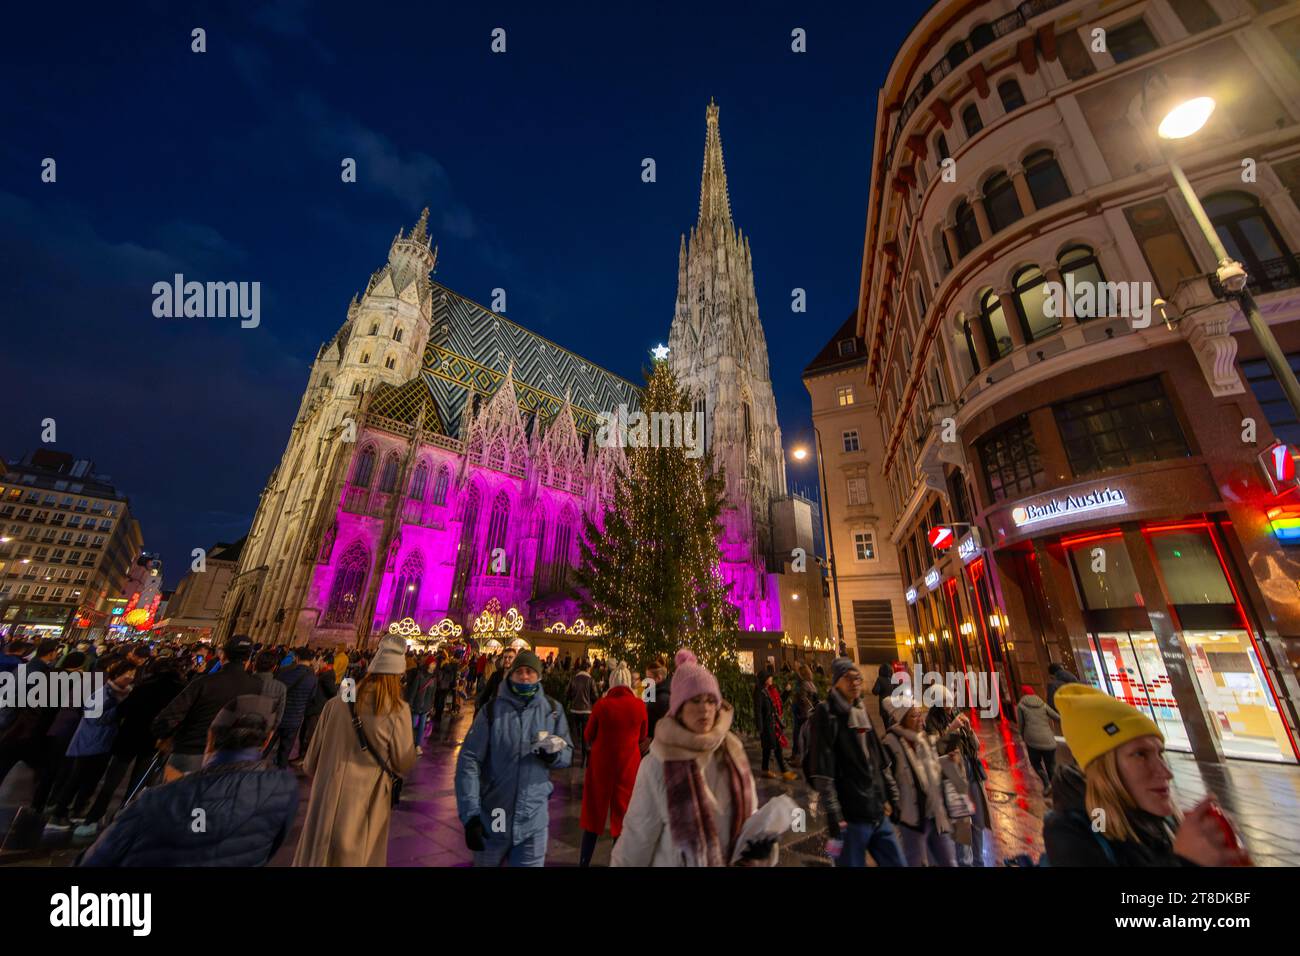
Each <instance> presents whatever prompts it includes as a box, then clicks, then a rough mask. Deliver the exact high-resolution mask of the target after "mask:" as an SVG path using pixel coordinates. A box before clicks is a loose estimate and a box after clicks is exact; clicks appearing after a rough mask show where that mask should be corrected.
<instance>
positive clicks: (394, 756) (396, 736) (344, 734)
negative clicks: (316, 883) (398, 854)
mask: <svg viewBox="0 0 1300 956" xmlns="http://www.w3.org/2000/svg"><path fill="white" fill-rule="evenodd" d="M361 726H362V727H363V728H364V729H365V732H366V737H367V739H368V740H369V741H370V745H371V746H372V747H374V748H375V750H376V751H377V752H378V753H379V754H380V755H381V756H382V757H383V758H384V762H385V763H387V764H388V766H389V767H391V768H392V769H393V771H394V772H395V773H398V774H403V775H404V774H405V773H406V772H407V771H408V770H410V769H411V767H412V766H413V765H414V764H415V740H414V737H413V736H412V733H411V708H410V707H408V706H407V705H406V704H405V703H403V704H402V705H401V706H400V707H399V708H397V709H396V710H394V711H393V712H391V713H389V714H386V715H384V716H383V717H375V716H373V715H369V714H362V716H361ZM302 766H303V770H305V771H306V772H307V775H308V776H310V777H311V778H312V780H311V800H310V801H309V802H308V804H307V820H306V822H304V823H303V827H302V836H301V837H299V839H298V850H297V852H296V853H294V856H293V865H294V866H386V865H387V864H388V821H389V818H390V817H391V815H392V792H393V785H392V782H391V781H390V780H389V778H388V774H386V773H384V772H383V771H382V770H380V769H379V765H378V764H377V763H375V759H374V757H372V756H371V755H370V754H368V753H365V752H363V751H362V750H361V746H360V744H359V743H357V733H356V731H355V730H354V729H353V727H352V715H351V712H350V711H349V710H348V705H347V703H345V702H344V701H343V700H342V699H341V698H339V697H334V698H332V699H331V700H330V701H329V702H328V703H326V704H325V709H324V710H323V711H321V715H320V723H319V724H317V726H316V732H315V733H314V734H313V735H312V738H311V746H310V747H308V748H307V758H306V760H304V761H303V765H302Z"/></svg>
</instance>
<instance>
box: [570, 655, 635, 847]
mask: <svg viewBox="0 0 1300 956" xmlns="http://www.w3.org/2000/svg"><path fill="white" fill-rule="evenodd" d="M631 683H632V674H631V672H630V671H629V670H628V667H627V665H626V664H618V665H616V666H615V667H614V669H613V670H612V671H610V674H609V691H608V692H606V694H605V696H604V697H602V698H601V699H600V700H598V701H596V704H595V706H594V707H592V709H591V718H590V720H588V722H587V733H586V735H585V736H586V738H587V744H588V745H589V746H590V747H591V759H590V761H589V762H588V764H587V769H586V773H585V775H584V777H583V783H582V817H581V820H580V823H581V826H582V851H581V854H580V855H579V858H578V865H579V866H590V865H591V856H592V854H593V853H594V852H595V851H596V841H597V840H598V839H600V835H601V834H602V833H604V832H605V826H606V823H608V825H609V832H610V834H611V835H612V836H613V837H614V839H615V840H617V839H618V835H619V834H620V833H622V832H623V814H624V813H626V812H627V804H628V801H629V800H631V799H632V785H633V784H634V783H636V772H637V769H638V768H639V767H640V766H641V747H642V744H643V743H644V742H645V740H646V737H647V734H648V731H649V721H648V719H647V715H646V708H645V702H644V701H642V700H641V698H640V697H639V696H638V695H637V694H636V693H635V692H634V691H633V690H632V688H631V686H630V685H631Z"/></svg>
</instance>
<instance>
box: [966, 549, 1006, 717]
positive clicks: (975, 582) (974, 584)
mask: <svg viewBox="0 0 1300 956" xmlns="http://www.w3.org/2000/svg"><path fill="white" fill-rule="evenodd" d="M983 564H984V562H983V561H982V560H980V561H972V562H971V564H970V566H969V567H968V568H967V569H966V570H968V571H970V572H971V590H973V591H974V592H975V608H976V609H977V610H978V611H979V615H978V616H979V619H980V633H981V634H983V635H984V650H985V651H987V652H988V655H989V671H990V672H991V673H995V674H996V673H997V668H996V667H995V666H994V664H993V647H992V645H990V644H989V631H988V628H987V627H985V625H984V602H983V601H981V600H980V587H979V579H980V576H981V575H982V574H983V571H984V568H983ZM977 565H979V573H976V566H977ZM1004 710H1005V708H1002V707H999V708H998V719H999V720H1001V721H1002V722H1003V723H1005V722H1006V719H1007V715H1006V714H1005V713H1004Z"/></svg>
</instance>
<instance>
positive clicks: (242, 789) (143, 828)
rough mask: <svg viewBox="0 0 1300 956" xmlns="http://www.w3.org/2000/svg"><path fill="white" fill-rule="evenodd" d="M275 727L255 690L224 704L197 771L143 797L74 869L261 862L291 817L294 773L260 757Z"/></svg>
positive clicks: (266, 701) (230, 665) (231, 666)
mask: <svg viewBox="0 0 1300 956" xmlns="http://www.w3.org/2000/svg"><path fill="white" fill-rule="evenodd" d="M250 649H251V644H250ZM238 669H239V665H238V663H234V662H230V661H228V662H227V663H226V665H225V666H224V667H222V669H221V672H229V671H234V670H238ZM214 676H215V675H214ZM274 722H275V713H274V704H273V703H272V701H271V699H270V698H269V697H266V696H264V695H262V694H259V693H256V692H254V693H252V694H242V695H239V696H237V697H235V698H234V699H232V700H230V701H228V702H227V703H226V704H225V705H224V706H223V707H222V708H221V710H220V711H219V712H218V713H217V715H216V717H215V718H214V719H213V720H212V723H211V726H210V728H209V730H208V733H207V744H206V749H205V751H204V754H203V765H202V767H201V768H200V769H198V770H197V771H195V772H194V773H191V774H189V775H187V776H185V777H184V778H182V779H181V780H177V781H175V782H173V783H169V784H165V785H163V786H161V787H157V788H152V789H149V790H146V791H144V792H143V793H142V794H141V795H140V796H139V798H138V799H136V800H135V801H134V802H133V803H131V804H130V805H129V806H127V807H125V808H123V810H122V812H121V813H119V814H118V816H117V819H115V820H114V821H113V822H112V823H111V824H109V826H108V828H107V829H105V830H104V832H103V833H102V834H101V835H100V837H99V839H98V840H96V841H95V843H94V844H93V845H92V846H91V847H90V848H89V849H88V850H86V852H85V854H84V856H83V857H82V859H81V861H80V865H81V866H262V865H264V864H265V863H267V862H268V861H269V860H270V859H271V857H272V856H274V855H275V851H276V850H278V849H279V848H280V845H281V844H282V843H283V842H284V839H285V837H286V836H288V834H289V830H290V828H291V827H292V826H293V821H294V816H295V815H296V814H297V811H298V781H297V779H296V778H295V777H294V775H293V773H292V772H290V771H288V770H278V769H275V768H272V767H270V766H268V765H267V763H266V762H265V761H264V760H263V759H262V753H263V751H264V750H265V749H266V747H267V745H268V744H269V743H270V740H271V735H272V733H273V732H274V728H275V723H274Z"/></svg>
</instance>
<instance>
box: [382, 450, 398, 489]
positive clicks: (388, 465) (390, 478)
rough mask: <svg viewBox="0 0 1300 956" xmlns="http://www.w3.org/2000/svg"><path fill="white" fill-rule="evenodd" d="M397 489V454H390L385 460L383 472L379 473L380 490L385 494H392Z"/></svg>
mask: <svg viewBox="0 0 1300 956" xmlns="http://www.w3.org/2000/svg"><path fill="white" fill-rule="evenodd" d="M396 487H397V454H396V453H390V454H389V456H388V457H387V458H385V459H384V467H383V470H382V471H380V472H379V490H380V491H381V492H382V493H383V494H386V495H387V494H392V492H393V489H395V488H396Z"/></svg>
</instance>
